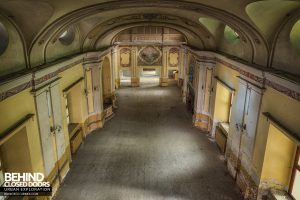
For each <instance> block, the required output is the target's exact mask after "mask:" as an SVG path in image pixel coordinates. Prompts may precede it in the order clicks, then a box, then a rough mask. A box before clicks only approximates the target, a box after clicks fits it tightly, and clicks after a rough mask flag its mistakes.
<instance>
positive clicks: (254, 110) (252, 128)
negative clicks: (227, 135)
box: [243, 88, 261, 160]
mask: <svg viewBox="0 0 300 200" xmlns="http://www.w3.org/2000/svg"><path fill="white" fill-rule="evenodd" d="M260 102H261V93H260V92H258V91H256V90H254V89H253V88H249V89H248V92H247V104H246V106H245V107H246V110H245V117H244V130H243V132H244V137H243V153H244V154H245V155H246V156H247V157H248V159H249V160H250V158H251V157H252V151H253V146H254V141H255V133H256V127H257V120H258V115H259V108H260Z"/></svg>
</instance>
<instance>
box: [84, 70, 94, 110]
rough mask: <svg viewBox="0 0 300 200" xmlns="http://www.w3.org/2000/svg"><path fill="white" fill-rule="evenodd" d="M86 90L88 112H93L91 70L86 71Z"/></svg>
mask: <svg viewBox="0 0 300 200" xmlns="http://www.w3.org/2000/svg"><path fill="white" fill-rule="evenodd" d="M86 90H87V91H86V92H87V101H88V112H89V113H93V112H94V95H93V83H92V70H87V71H86Z"/></svg>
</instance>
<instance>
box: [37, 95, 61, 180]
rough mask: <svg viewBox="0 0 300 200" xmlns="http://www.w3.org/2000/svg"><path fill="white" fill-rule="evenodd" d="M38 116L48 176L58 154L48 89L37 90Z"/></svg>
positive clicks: (46, 174)
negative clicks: (54, 141) (54, 147)
mask: <svg viewBox="0 0 300 200" xmlns="http://www.w3.org/2000/svg"><path fill="white" fill-rule="evenodd" d="M35 101H36V108H37V113H38V115H37V117H38V122H39V129H40V137H41V142H42V152H43V159H44V168H45V177H47V176H48V175H49V174H50V172H51V171H52V169H53V168H54V167H55V163H56V155H55V151H54V149H53V146H54V144H53V135H52V133H51V130H50V127H51V126H52V125H51V120H52V111H51V110H52V108H51V97H50V93H49V91H48V90H44V91H41V92H37V94H36V97H35Z"/></svg>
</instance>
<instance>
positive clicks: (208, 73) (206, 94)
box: [203, 68, 213, 114]
mask: <svg viewBox="0 0 300 200" xmlns="http://www.w3.org/2000/svg"><path fill="white" fill-rule="evenodd" d="M205 74H206V78H205V79H206V81H205V90H204V105H203V111H204V113H205V114H210V99H211V86H212V76H213V70H212V69H208V68H207V69H206V73H205Z"/></svg>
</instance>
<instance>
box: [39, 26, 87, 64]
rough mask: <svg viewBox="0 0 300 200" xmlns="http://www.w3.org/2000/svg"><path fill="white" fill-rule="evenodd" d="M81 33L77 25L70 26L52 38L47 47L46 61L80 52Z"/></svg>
mask: <svg viewBox="0 0 300 200" xmlns="http://www.w3.org/2000/svg"><path fill="white" fill-rule="evenodd" d="M80 41H81V40H80V34H79V30H78V28H77V26H76V25H73V26H69V27H67V28H65V29H63V30H62V31H60V32H59V34H57V35H56V36H54V37H53V38H52V40H50V42H49V43H48V46H47V47H46V54H45V55H46V62H51V61H54V60H57V59H59V58H62V57H65V56H68V55H73V54H76V53H79V52H80Z"/></svg>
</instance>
